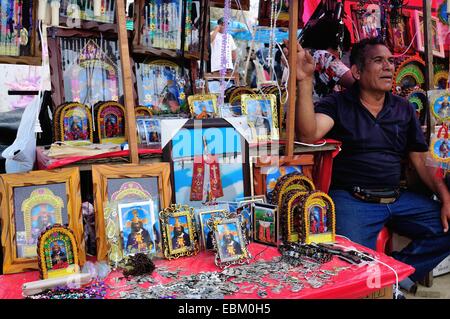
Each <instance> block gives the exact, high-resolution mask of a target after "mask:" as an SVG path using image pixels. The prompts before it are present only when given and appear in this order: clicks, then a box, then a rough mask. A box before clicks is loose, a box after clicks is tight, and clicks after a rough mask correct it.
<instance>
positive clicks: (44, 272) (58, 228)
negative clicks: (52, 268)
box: [38, 225, 79, 279]
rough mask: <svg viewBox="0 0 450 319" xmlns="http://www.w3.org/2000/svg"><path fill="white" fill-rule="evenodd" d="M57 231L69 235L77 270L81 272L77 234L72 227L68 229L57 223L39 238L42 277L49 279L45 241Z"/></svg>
mask: <svg viewBox="0 0 450 319" xmlns="http://www.w3.org/2000/svg"><path fill="white" fill-rule="evenodd" d="M55 232H59V233H63V234H64V235H66V236H67V237H69V239H70V242H71V244H72V251H73V264H74V265H75V269H76V270H75V271H76V272H79V265H78V263H79V257H78V251H77V249H76V247H77V241H76V240H75V236H74V235H73V233H72V232H71V231H70V229H67V228H66V227H63V226H61V225H55V226H53V227H51V228H50V229H48V230H46V231H45V233H43V234H42V235H41V237H40V238H39V244H38V256H39V272H40V275H41V279H47V278H49V273H48V271H49V270H48V269H47V263H46V260H45V247H44V243H45V241H46V240H47V239H48V237H50V235H52V234H53V233H55ZM58 277H59V276H58Z"/></svg>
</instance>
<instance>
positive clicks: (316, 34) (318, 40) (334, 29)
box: [302, 18, 351, 52]
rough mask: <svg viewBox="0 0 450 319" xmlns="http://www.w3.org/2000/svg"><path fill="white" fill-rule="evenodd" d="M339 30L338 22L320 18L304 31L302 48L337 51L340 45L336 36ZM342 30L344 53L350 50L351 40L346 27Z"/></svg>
mask: <svg viewBox="0 0 450 319" xmlns="http://www.w3.org/2000/svg"><path fill="white" fill-rule="evenodd" d="M340 28H341V25H340V23H339V21H337V20H335V19H331V18H322V19H320V20H318V21H317V22H316V23H315V24H314V25H312V26H311V27H310V28H308V29H307V30H305V33H304V34H303V42H302V46H303V47H304V48H309V49H315V50H327V49H328V48H332V49H334V50H337V49H338V47H339V45H340V39H339V37H338V36H337V34H338V33H339V30H340ZM343 28H344V38H343V43H342V50H343V51H344V52H345V51H348V50H350V45H351V39H350V32H349V31H348V29H347V27H346V26H345V25H344V26H343Z"/></svg>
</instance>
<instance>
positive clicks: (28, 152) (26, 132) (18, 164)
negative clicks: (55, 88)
mask: <svg viewBox="0 0 450 319" xmlns="http://www.w3.org/2000/svg"><path fill="white" fill-rule="evenodd" d="M42 98H43V94H41V95H39V96H36V98H35V99H34V100H33V102H32V103H30V105H29V106H27V107H26V108H25V110H24V112H23V115H22V119H21V121H20V125H19V129H18V130H17V136H16V139H15V141H14V143H13V144H12V145H11V146H9V147H8V148H7V149H5V150H4V151H3V153H2V156H3V157H4V158H5V159H6V163H5V169H6V172H7V173H22V172H28V171H31V170H32V169H33V167H34V161H35V159H36V134H35V129H36V119H37V118H38V116H39V112H40V109H41V103H42Z"/></svg>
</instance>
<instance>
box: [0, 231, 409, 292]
mask: <svg viewBox="0 0 450 319" xmlns="http://www.w3.org/2000/svg"><path fill="white" fill-rule="evenodd" d="M337 241H338V243H339V244H341V245H344V246H346V247H355V248H357V249H358V250H361V251H365V252H368V253H370V254H372V255H374V256H376V257H377V258H378V259H379V260H380V261H382V262H384V263H386V264H388V265H389V266H390V267H392V268H393V269H395V271H396V272H397V275H398V279H399V280H402V279H405V278H406V277H408V276H409V275H411V274H412V273H413V272H414V268H413V267H411V266H408V265H406V264H404V263H401V262H399V261H396V260H395V259H393V258H391V257H388V256H386V255H384V254H381V253H377V252H374V251H372V250H370V249H367V248H365V247H363V246H360V245H357V244H354V243H352V242H350V241H347V240H345V239H342V238H338V240H337ZM249 249H250V252H251V254H252V256H256V259H254V260H259V259H264V260H270V259H272V258H273V257H275V256H279V255H280V254H279V252H278V250H277V249H276V248H275V247H268V246H264V245H261V244H256V243H252V244H250V246H249ZM254 260H253V261H254ZM155 265H156V267H159V266H166V267H168V268H169V269H171V270H175V269H177V268H181V269H184V271H182V272H180V275H187V274H192V273H198V272H201V271H219V270H220V269H219V268H218V267H217V266H216V265H215V264H214V254H213V253H212V252H205V251H203V252H201V253H199V254H198V255H196V256H193V257H184V258H180V259H177V260H171V261H168V260H156V261H155ZM348 265H349V264H348V263H346V262H344V261H341V260H339V259H337V258H336V257H334V259H333V260H332V261H331V262H329V263H326V264H325V265H324V267H323V269H333V268H334V267H341V266H348ZM378 275H379V277H377V276H378ZM152 276H154V278H155V279H157V280H158V281H160V282H161V283H167V282H170V281H171V279H167V278H163V277H161V276H160V275H159V274H158V273H157V272H156V271H155V272H154V274H153V275H152ZM121 277H123V275H122V273H121V272H119V271H114V272H112V273H111V274H110V275H109V276H108V278H107V279H106V280H105V282H106V284H107V285H108V287H109V288H108V290H107V298H118V292H120V291H121V290H126V288H127V287H126V285H127V281H126V280H125V279H122V280H120V281H119V282H116V280H115V278H121ZM38 279H39V274H38V272H37V271H33V272H27V273H21V274H14V275H3V276H0V299H6V298H8V299H20V298H22V285H23V284H24V283H26V282H30V281H35V280H38ZM378 280H379V281H378ZM394 283H395V274H394V272H393V271H392V270H390V269H389V268H388V267H386V266H384V265H382V264H379V263H373V264H371V265H365V266H356V265H355V266H352V267H351V268H350V269H347V270H343V271H342V272H340V273H339V275H337V276H335V277H333V279H332V281H330V282H328V283H327V284H326V285H324V286H322V287H321V288H319V289H313V288H309V287H305V288H304V289H302V290H301V291H300V292H298V293H293V292H291V291H288V290H287V289H284V290H282V291H281V293H280V294H276V293H273V292H272V291H271V289H267V290H266V291H267V293H268V296H267V298H268V299H271V298H273V299H299V298H305V299H306V298H309V299H319V298H328V299H331V298H332V299H341V298H361V297H364V296H366V295H368V294H370V293H372V292H374V291H377V290H379V289H380V288H383V287H386V286H389V285H392V284H394ZM377 284H379V285H377ZM148 285H149V284H148V283H147V284H144V285H143V287H147V286H148ZM242 285H244V286H248V283H244V284H242ZM226 298H227V299H249V298H253V299H257V298H259V297H258V295H257V290H255V292H254V293H253V294H248V293H247V294H246V293H236V294H234V295H230V296H226Z"/></svg>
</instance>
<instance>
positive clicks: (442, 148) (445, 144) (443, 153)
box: [439, 139, 450, 158]
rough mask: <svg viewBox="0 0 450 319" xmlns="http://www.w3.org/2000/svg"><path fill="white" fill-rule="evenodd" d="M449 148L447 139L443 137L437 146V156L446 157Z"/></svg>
mask: <svg viewBox="0 0 450 319" xmlns="http://www.w3.org/2000/svg"><path fill="white" fill-rule="evenodd" d="M449 150H450V148H449V145H448V140H447V139H444V140H443V141H442V143H441V145H440V146H439V157H441V158H447V157H448V152H449Z"/></svg>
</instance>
